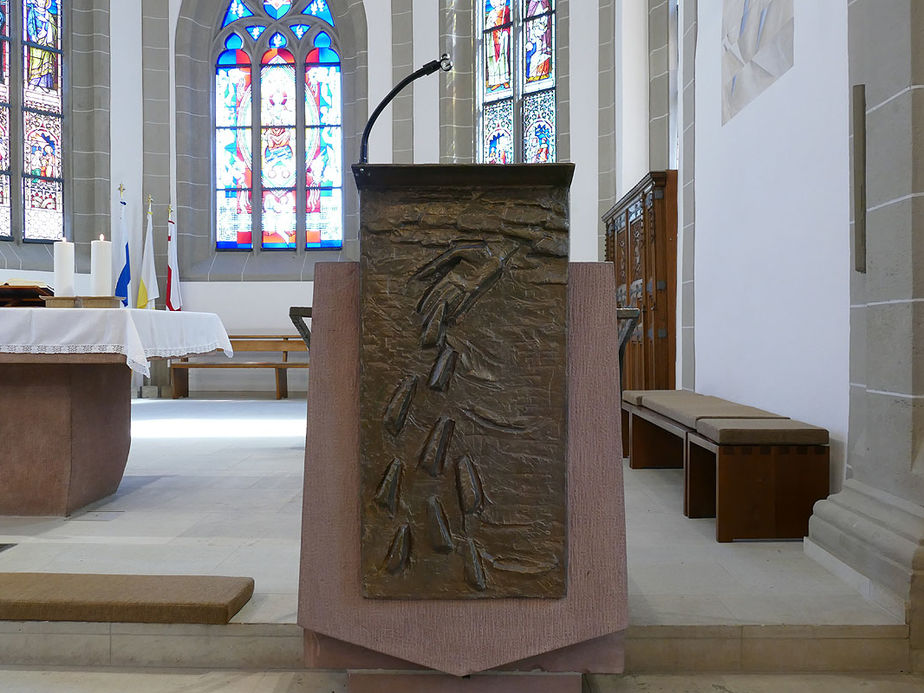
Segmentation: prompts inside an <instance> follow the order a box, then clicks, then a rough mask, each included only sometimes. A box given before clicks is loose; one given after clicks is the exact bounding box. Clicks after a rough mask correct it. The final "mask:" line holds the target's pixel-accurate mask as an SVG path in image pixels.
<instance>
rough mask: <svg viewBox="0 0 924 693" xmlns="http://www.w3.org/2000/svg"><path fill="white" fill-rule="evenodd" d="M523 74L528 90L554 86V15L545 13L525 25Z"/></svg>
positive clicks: (525, 86)
mask: <svg viewBox="0 0 924 693" xmlns="http://www.w3.org/2000/svg"><path fill="white" fill-rule="evenodd" d="M523 36H524V46H523V63H524V65H523V74H524V81H525V85H524V88H525V90H526V91H532V90H535V89H538V88H542V87H549V86H552V80H553V79H554V76H553V58H552V17H551V16H550V15H545V16H543V17H536V19H531V20H529V21H528V22H525V23H524V25H523Z"/></svg>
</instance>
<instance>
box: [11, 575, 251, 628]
mask: <svg viewBox="0 0 924 693" xmlns="http://www.w3.org/2000/svg"><path fill="white" fill-rule="evenodd" d="M251 596H253V578H249V577H215V576H210V575H92V574H91V575H81V574H76V573H0V620H4V621H105V622H123V623H212V624H224V623H228V621H230V620H231V618H232V617H233V616H234V614H236V613H237V612H238V611H240V610H241V607H243V606H244V604H246V603H247V601H248V600H249V599H250V597H251Z"/></svg>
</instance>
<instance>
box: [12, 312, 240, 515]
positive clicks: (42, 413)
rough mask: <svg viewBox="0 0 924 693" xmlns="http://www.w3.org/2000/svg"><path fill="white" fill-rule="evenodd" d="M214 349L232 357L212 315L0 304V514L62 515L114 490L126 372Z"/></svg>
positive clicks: (124, 429) (125, 443)
mask: <svg viewBox="0 0 924 693" xmlns="http://www.w3.org/2000/svg"><path fill="white" fill-rule="evenodd" d="M216 349H221V350H223V351H224V352H225V354H227V355H228V356H229V357H230V356H231V355H232V351H231V342H230V340H229V339H228V333H227V332H226V331H225V328H224V326H223V325H222V323H221V320H220V319H219V318H218V316H217V315H214V314H212V313H187V312H166V311H154V310H128V309H102V308H100V309H93V308H3V309H0V515H70V514H71V513H72V512H74V511H75V510H77V509H79V508H82V507H83V506H85V505H87V504H89V503H92V502H94V501H97V500H99V499H101V498H105V497H106V496H108V495H110V494H112V493H115V491H116V489H118V487H119V483H120V482H121V480H122V474H123V472H124V471H125V464H126V462H127V461H128V450H129V446H130V443H131V372H132V371H135V372H138V373H141V374H144V375H149V373H150V370H149V365H148V359H150V358H167V357H180V356H186V355H189V354H201V353H206V352H209V351H214V350H216ZM126 366H128V367H127V368H126Z"/></svg>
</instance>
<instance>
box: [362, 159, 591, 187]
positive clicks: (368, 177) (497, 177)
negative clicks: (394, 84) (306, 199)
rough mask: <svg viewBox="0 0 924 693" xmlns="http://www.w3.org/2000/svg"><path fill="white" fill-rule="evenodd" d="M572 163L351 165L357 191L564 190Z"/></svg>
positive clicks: (572, 174)
mask: <svg viewBox="0 0 924 693" xmlns="http://www.w3.org/2000/svg"><path fill="white" fill-rule="evenodd" d="M573 177H574V164H508V165H506V166H498V165H496V164H354V165H353V178H354V179H355V180H356V187H357V188H359V190H360V191H363V190H373V189H387V188H407V187H427V188H434V187H453V186H457V187H463V188H471V187H478V188H510V187H535V186H550V187H568V186H570V185H571V180H572V178H573Z"/></svg>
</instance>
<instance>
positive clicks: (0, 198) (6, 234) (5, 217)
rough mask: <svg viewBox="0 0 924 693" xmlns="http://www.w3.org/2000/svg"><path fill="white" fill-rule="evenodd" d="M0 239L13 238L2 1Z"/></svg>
mask: <svg viewBox="0 0 924 693" xmlns="http://www.w3.org/2000/svg"><path fill="white" fill-rule="evenodd" d="M0 22H2V26H0V238H12V237H13V232H12V229H11V222H12V209H11V207H10V204H11V203H10V188H11V186H10V174H11V171H10V5H9V0H0Z"/></svg>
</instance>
